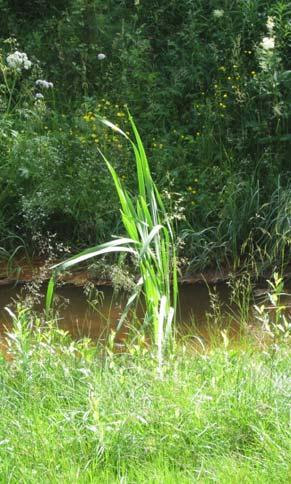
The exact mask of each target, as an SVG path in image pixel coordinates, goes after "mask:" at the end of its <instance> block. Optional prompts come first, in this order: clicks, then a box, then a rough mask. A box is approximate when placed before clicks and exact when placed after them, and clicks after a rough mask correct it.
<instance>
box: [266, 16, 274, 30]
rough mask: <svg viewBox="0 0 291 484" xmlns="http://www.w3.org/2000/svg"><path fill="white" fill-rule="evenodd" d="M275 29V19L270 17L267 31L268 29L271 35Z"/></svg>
mask: <svg viewBox="0 0 291 484" xmlns="http://www.w3.org/2000/svg"><path fill="white" fill-rule="evenodd" d="M274 27H275V20H274V17H268V19H267V29H268V31H269V33H270V34H272V33H273V30H274Z"/></svg>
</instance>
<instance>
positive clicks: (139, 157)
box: [46, 115, 178, 374]
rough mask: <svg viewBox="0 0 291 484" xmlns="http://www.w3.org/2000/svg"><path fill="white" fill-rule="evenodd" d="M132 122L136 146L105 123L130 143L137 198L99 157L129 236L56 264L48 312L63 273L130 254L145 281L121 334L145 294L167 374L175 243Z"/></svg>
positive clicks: (149, 321) (173, 306) (134, 294)
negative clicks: (99, 259) (97, 260)
mask: <svg viewBox="0 0 291 484" xmlns="http://www.w3.org/2000/svg"><path fill="white" fill-rule="evenodd" d="M129 120H130V124H131V127H132V131H133V134H134V141H132V140H131V139H130V138H129V137H128V136H127V134H126V133H124V132H123V131H122V130H121V129H120V128H118V127H117V126H115V125H114V124H112V123H111V122H109V121H107V120H101V121H102V122H103V124H104V125H106V126H107V127H109V128H111V129H112V130H114V131H116V132H118V133H119V134H120V135H122V136H124V137H125V138H126V139H127V140H128V141H129V143H130V144H131V147H132V149H133V152H134V156H135V164H136V172H137V188H138V194H137V196H134V195H132V194H130V193H129V191H128V190H127V189H126V188H125V186H124V183H123V182H122V180H121V178H120V177H119V176H118V174H117V172H116V170H115V169H114V167H113V166H112V164H111V163H110V162H109V161H108V160H107V159H106V158H105V156H104V155H103V154H102V153H101V152H100V153H101V155H102V157H103V159H104V161H105V163H106V165H107V167H108V170H109V172H110V174H111V176H112V179H113V182H114V186H115V189H116V192H117V195H118V197H119V202H120V212H121V219H122V223H123V226H124V229H125V232H126V234H127V237H122V238H116V239H114V240H111V241H110V242H107V243H105V244H101V245H98V246H95V247H92V248H90V249H87V250H85V251H83V252H81V253H80V254H77V255H76V256H74V257H72V258H70V259H68V260H67V261H65V262H62V263H60V264H57V265H55V266H54V267H53V270H54V273H53V276H52V278H51V280H50V283H49V286H48V290H47V298H46V308H47V310H48V311H49V310H50V307H51V305H52V301H53V293H54V286H55V280H56V277H57V274H58V273H59V272H60V271H64V270H67V269H69V268H70V267H72V266H74V265H76V264H79V263H81V262H84V261H86V260H88V259H91V258H92V257H96V256H98V255H102V254H109V253H112V252H119V253H121V252H125V253H128V254H130V255H131V256H133V257H134V258H135V260H136V261H137V266H138V268H139V272H140V277H139V280H138V282H137V283H136V285H135V287H134V290H133V291H132V293H131V295H130V297H129V299H128V302H127V304H126V307H125V310H124V312H123V314H122V316H121V318H120V320H119V323H118V327H117V331H118V330H119V329H120V327H121V325H122V324H123V322H124V321H125V319H126V317H127V315H128V312H129V310H130V309H131V308H132V307H133V305H135V304H137V302H138V299H139V297H140V295H141V294H143V295H144V298H145V303H146V312H145V316H144V326H145V327H148V328H149V329H150V331H151V335H152V338H153V342H154V344H155V346H156V349H157V360H158V370H159V373H160V374H162V366H163V357H164V353H165V351H166V350H167V349H169V348H170V347H172V346H173V342H174V338H173V336H174V320H175V312H176V306H177V296H178V282H177V263H176V250H175V239H174V233H173V228H172V226H171V223H170V219H169V217H168V215H167V212H166V209H165V206H164V204H163V201H162V198H161V196H160V193H159V191H158V188H157V186H156V184H155V183H154V181H153V179H152V175H151V171H150V167H149V163H148V159H147V155H146V152H145V149H144V146H143V143H142V140H141V138H140V135H139V132H138V130H137V128H136V125H135V123H134V121H133V118H132V116H131V115H129Z"/></svg>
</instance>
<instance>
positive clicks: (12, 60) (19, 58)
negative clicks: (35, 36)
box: [6, 50, 32, 72]
mask: <svg viewBox="0 0 291 484" xmlns="http://www.w3.org/2000/svg"><path fill="white" fill-rule="evenodd" d="M6 61H7V64H8V66H9V67H11V69H16V70H17V71H18V72H20V71H21V69H25V70H28V69H30V68H31V66H32V62H31V61H30V60H29V59H28V57H27V55H26V54H25V52H19V51H18V50H16V51H15V52H14V53H13V54H9V55H8V56H7V57H6Z"/></svg>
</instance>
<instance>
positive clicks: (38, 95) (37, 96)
mask: <svg viewBox="0 0 291 484" xmlns="http://www.w3.org/2000/svg"><path fill="white" fill-rule="evenodd" d="M43 98H44V96H43V94H42V93H41V92H37V93H36V95H35V99H43Z"/></svg>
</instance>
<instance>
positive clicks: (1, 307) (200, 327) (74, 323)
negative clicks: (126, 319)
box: [0, 283, 290, 340]
mask: <svg viewBox="0 0 291 484" xmlns="http://www.w3.org/2000/svg"><path fill="white" fill-rule="evenodd" d="M209 288H210V290H211V291H214V292H215V293H216V294H217V300H218V301H219V307H220V310H221V314H222V317H221V318H220V327H219V330H222V329H223V328H224V327H226V326H227V328H228V330H229V334H230V335H235V334H237V333H238V331H239V324H238V317H237V315H238V309H237V308H236V307H235V305H234V304H230V290H229V287H228V285H227V284H226V283H218V284H215V285H213V284H212V285H210V286H209ZM209 288H208V287H207V285H206V284H205V283H196V284H182V285H181V286H180V293H179V310H178V315H177V319H178V328H179V329H180V331H181V332H182V333H183V332H185V333H188V334H191V333H192V334H199V336H202V337H203V338H205V339H206V340H207V339H209V338H210V337H211V335H210V334H209V333H211V332H212V331H214V330H215V329H217V328H214V327H213V326H211V325H213V324H215V323H214V322H213V321H214V319H211V318H209V317H207V314H209V313H211V311H212V307H211V299H210V297H209ZM254 293H255V294H257V296H256V299H257V300H256V302H260V301H262V299H263V297H264V291H263V290H260V289H256V290H255V291H254ZM27 294H29V292H28V289H27V288H25V286H18V287H15V286H3V287H0V333H2V335H3V333H4V332H5V330H6V329H9V327H11V318H10V316H9V314H8V312H7V311H6V310H5V306H7V305H9V306H10V307H12V309H13V305H14V307H15V301H17V299H19V298H24V297H25V295H27ZM44 294H45V287H43V288H42V291H41V293H40V295H39V301H38V302H36V303H35V307H36V309H43V306H44ZM56 294H57V298H58V305H57V307H58V314H59V316H58V324H59V326H60V327H61V328H62V329H65V330H67V331H69V332H70V333H71V334H72V336H73V337H74V338H80V337H83V336H89V337H91V338H92V339H99V338H102V336H104V334H105V331H106V330H108V328H112V329H114V328H116V325H117V322H118V319H119V317H120V315H121V313H122V310H123V308H124V305H125V303H126V300H127V297H128V295H126V294H119V295H118V296H116V295H114V293H113V290H112V288H111V287H108V286H102V287H96V288H95V289H94V297H93V299H95V300H97V302H96V301H95V302H94V303H93V304H92V295H91V304H90V303H89V302H88V300H90V298H89V297H88V294H87V295H86V294H85V291H84V288H82V287H77V286H74V285H70V284H66V285H63V286H61V287H59V288H58V289H57V292H56ZM13 301H14V302H13ZM289 302H290V301H289ZM142 314H143V308H142V304H141V305H140V307H139V308H138V315H139V316H141V317H142Z"/></svg>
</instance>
